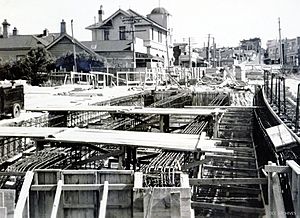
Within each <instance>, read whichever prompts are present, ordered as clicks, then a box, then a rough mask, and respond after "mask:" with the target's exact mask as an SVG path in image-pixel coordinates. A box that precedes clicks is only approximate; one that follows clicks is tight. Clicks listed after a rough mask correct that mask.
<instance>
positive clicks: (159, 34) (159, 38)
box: [158, 31, 162, 42]
mask: <svg viewBox="0 0 300 218" xmlns="http://www.w3.org/2000/svg"><path fill="white" fill-rule="evenodd" d="M158 42H162V32H161V31H158Z"/></svg>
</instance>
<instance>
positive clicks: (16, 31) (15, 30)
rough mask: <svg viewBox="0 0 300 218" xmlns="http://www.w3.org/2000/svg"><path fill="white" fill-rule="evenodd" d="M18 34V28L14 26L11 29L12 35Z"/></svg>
mask: <svg viewBox="0 0 300 218" xmlns="http://www.w3.org/2000/svg"><path fill="white" fill-rule="evenodd" d="M17 35H18V29H17V28H16V27H14V29H13V36H17Z"/></svg>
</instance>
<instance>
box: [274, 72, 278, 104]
mask: <svg viewBox="0 0 300 218" xmlns="http://www.w3.org/2000/svg"><path fill="white" fill-rule="evenodd" d="M277 86H278V85H277V77H275V98H274V99H275V102H274V103H275V104H277V95H278V92H277V90H278V87H277Z"/></svg>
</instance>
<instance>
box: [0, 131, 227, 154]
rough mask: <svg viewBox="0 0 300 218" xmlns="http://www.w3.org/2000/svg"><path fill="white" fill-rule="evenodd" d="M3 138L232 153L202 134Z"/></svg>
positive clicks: (39, 134)
mask: <svg viewBox="0 0 300 218" xmlns="http://www.w3.org/2000/svg"><path fill="white" fill-rule="evenodd" d="M0 137H20V138H22V137H24V138H35V139H39V140H44V141H47V142H64V143H77V144H78V143H87V144H109V145H119V146H137V147H148V148H160V149H166V150H176V151H200V150H201V151H215V152H221V153H232V152H233V151H231V150H230V149H229V150H228V149H226V148H217V144H219V143H220V142H221V141H219V140H207V139H204V138H200V136H199V135H190V134H171V133H154V132H133V131H119V130H99V129H80V128H37V127H0Z"/></svg>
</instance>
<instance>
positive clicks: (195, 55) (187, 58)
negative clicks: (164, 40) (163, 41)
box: [173, 43, 204, 67]
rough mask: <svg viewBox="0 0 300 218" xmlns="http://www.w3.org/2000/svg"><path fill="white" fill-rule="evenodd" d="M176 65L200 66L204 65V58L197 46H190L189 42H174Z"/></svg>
mask: <svg viewBox="0 0 300 218" xmlns="http://www.w3.org/2000/svg"><path fill="white" fill-rule="evenodd" d="M173 55H174V65H175V66H182V67H189V66H190V62H191V67H200V66H203V65H204V58H203V57H201V56H200V52H197V50H196V49H195V48H189V44H188V43H174V48H173Z"/></svg>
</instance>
